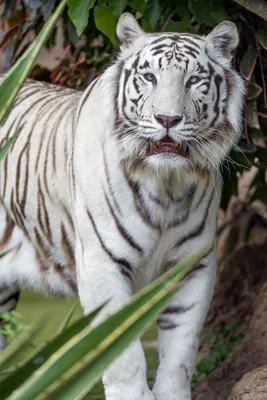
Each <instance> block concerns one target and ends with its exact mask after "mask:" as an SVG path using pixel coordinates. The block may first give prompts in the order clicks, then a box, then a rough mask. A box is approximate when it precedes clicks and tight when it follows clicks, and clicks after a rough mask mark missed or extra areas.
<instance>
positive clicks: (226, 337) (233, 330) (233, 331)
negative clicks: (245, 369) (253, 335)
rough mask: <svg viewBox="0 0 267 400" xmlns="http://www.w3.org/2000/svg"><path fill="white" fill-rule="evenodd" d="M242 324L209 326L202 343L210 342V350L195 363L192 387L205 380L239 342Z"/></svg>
mask: <svg viewBox="0 0 267 400" xmlns="http://www.w3.org/2000/svg"><path fill="white" fill-rule="evenodd" d="M241 331H242V324H240V323H238V322H235V323H231V324H228V325H225V326H223V327H217V328H214V329H213V328H210V329H209V331H208V332H207V334H206V336H205V338H204V340H203V344H208V343H210V344H211V346H210V351H209V353H208V354H207V356H205V357H204V358H203V359H202V360H201V361H200V362H199V363H198V365H197V368H196V374H195V375H194V377H193V380H192V387H195V386H196V385H198V384H199V383H201V382H202V381H203V380H205V379H206V378H207V377H208V376H209V375H210V374H211V373H212V372H213V371H214V370H215V369H216V368H218V367H219V366H220V365H221V364H222V363H223V362H224V360H226V358H227V357H228V356H229V354H230V353H231V352H232V351H233V349H234V348H235V347H236V346H237V345H238V344H240V343H241V340H242V337H243V335H242V334H241Z"/></svg>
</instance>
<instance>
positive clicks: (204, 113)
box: [115, 13, 244, 170]
mask: <svg viewBox="0 0 267 400" xmlns="http://www.w3.org/2000/svg"><path fill="white" fill-rule="evenodd" d="M117 36H118V38H119V40H120V42H121V51H120V53H119V56H118V59H117V62H116V65H117V71H118V74H117V90H116V98H115V103H116V133H117V135H118V138H119V141H120V145H121V150H122V152H121V153H122V158H123V161H124V163H125V164H126V165H127V166H128V167H129V168H131V169H135V168H136V169H138V168H140V167H141V168H145V167H148V168H152V169H156V170H161V169H162V168H165V169H166V168H167V169H173V168H187V169H192V168H201V169H211V168H216V169H218V166H219V164H220V163H221V162H222V160H223V159H224V157H225V156H226V154H227V153H228V152H229V150H230V148H231V146H232V144H233V142H234V140H235V139H236V137H238V136H239V134H240V129H241V119H242V106H243V97H244V82H243V79H242V78H241V76H240V75H239V74H238V73H237V72H236V71H235V70H234V69H233V66H232V57H233V53H234V51H235V49H236V47H237V46H238V42H239V37H238V33H237V29H236V26H235V25H234V24H233V23H231V22H223V23H221V24H219V25H218V26H216V27H215V28H214V29H213V30H212V32H211V33H210V34H209V35H208V36H206V37H202V36H198V35H194V34H188V33H156V34H146V33H145V32H144V31H143V30H142V29H141V28H140V26H139V25H138V23H137V21H136V20H135V19H134V17H133V16H132V15H131V14H128V13H126V14H123V15H122V17H121V18H120V20H119V22H118V26H117Z"/></svg>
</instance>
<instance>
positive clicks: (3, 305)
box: [0, 285, 20, 354]
mask: <svg viewBox="0 0 267 400" xmlns="http://www.w3.org/2000/svg"><path fill="white" fill-rule="evenodd" d="M19 295H20V290H19V288H18V286H17V285H12V286H10V287H8V288H3V289H2V290H1V291H0V330H1V329H3V328H4V325H5V320H4V319H3V318H1V314H4V313H6V312H10V311H13V310H15V309H16V306H17V303H18V299H19ZM5 346H6V335H4V334H0V354H1V353H2V352H3V351H4V349H5Z"/></svg>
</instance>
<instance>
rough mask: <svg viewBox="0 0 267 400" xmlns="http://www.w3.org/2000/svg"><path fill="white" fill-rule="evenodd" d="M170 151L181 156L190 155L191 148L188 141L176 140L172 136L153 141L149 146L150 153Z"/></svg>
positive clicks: (151, 154)
mask: <svg viewBox="0 0 267 400" xmlns="http://www.w3.org/2000/svg"><path fill="white" fill-rule="evenodd" d="M162 153H165V154H166V153H170V154H176V155H178V156H181V157H185V158H186V157H188V155H189V148H188V145H187V144H186V142H184V141H183V142H175V141H174V140H173V139H172V138H170V137H167V136H165V137H164V138H162V139H161V140H156V141H154V142H151V143H150V144H149V146H148V155H149V156H153V155H155V154H162Z"/></svg>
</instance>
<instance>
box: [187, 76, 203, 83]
mask: <svg viewBox="0 0 267 400" xmlns="http://www.w3.org/2000/svg"><path fill="white" fill-rule="evenodd" d="M188 81H189V82H190V83H191V84H194V83H198V82H199V81H200V78H199V77H198V76H195V75H193V76H191V77H190V78H189V80H188Z"/></svg>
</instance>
